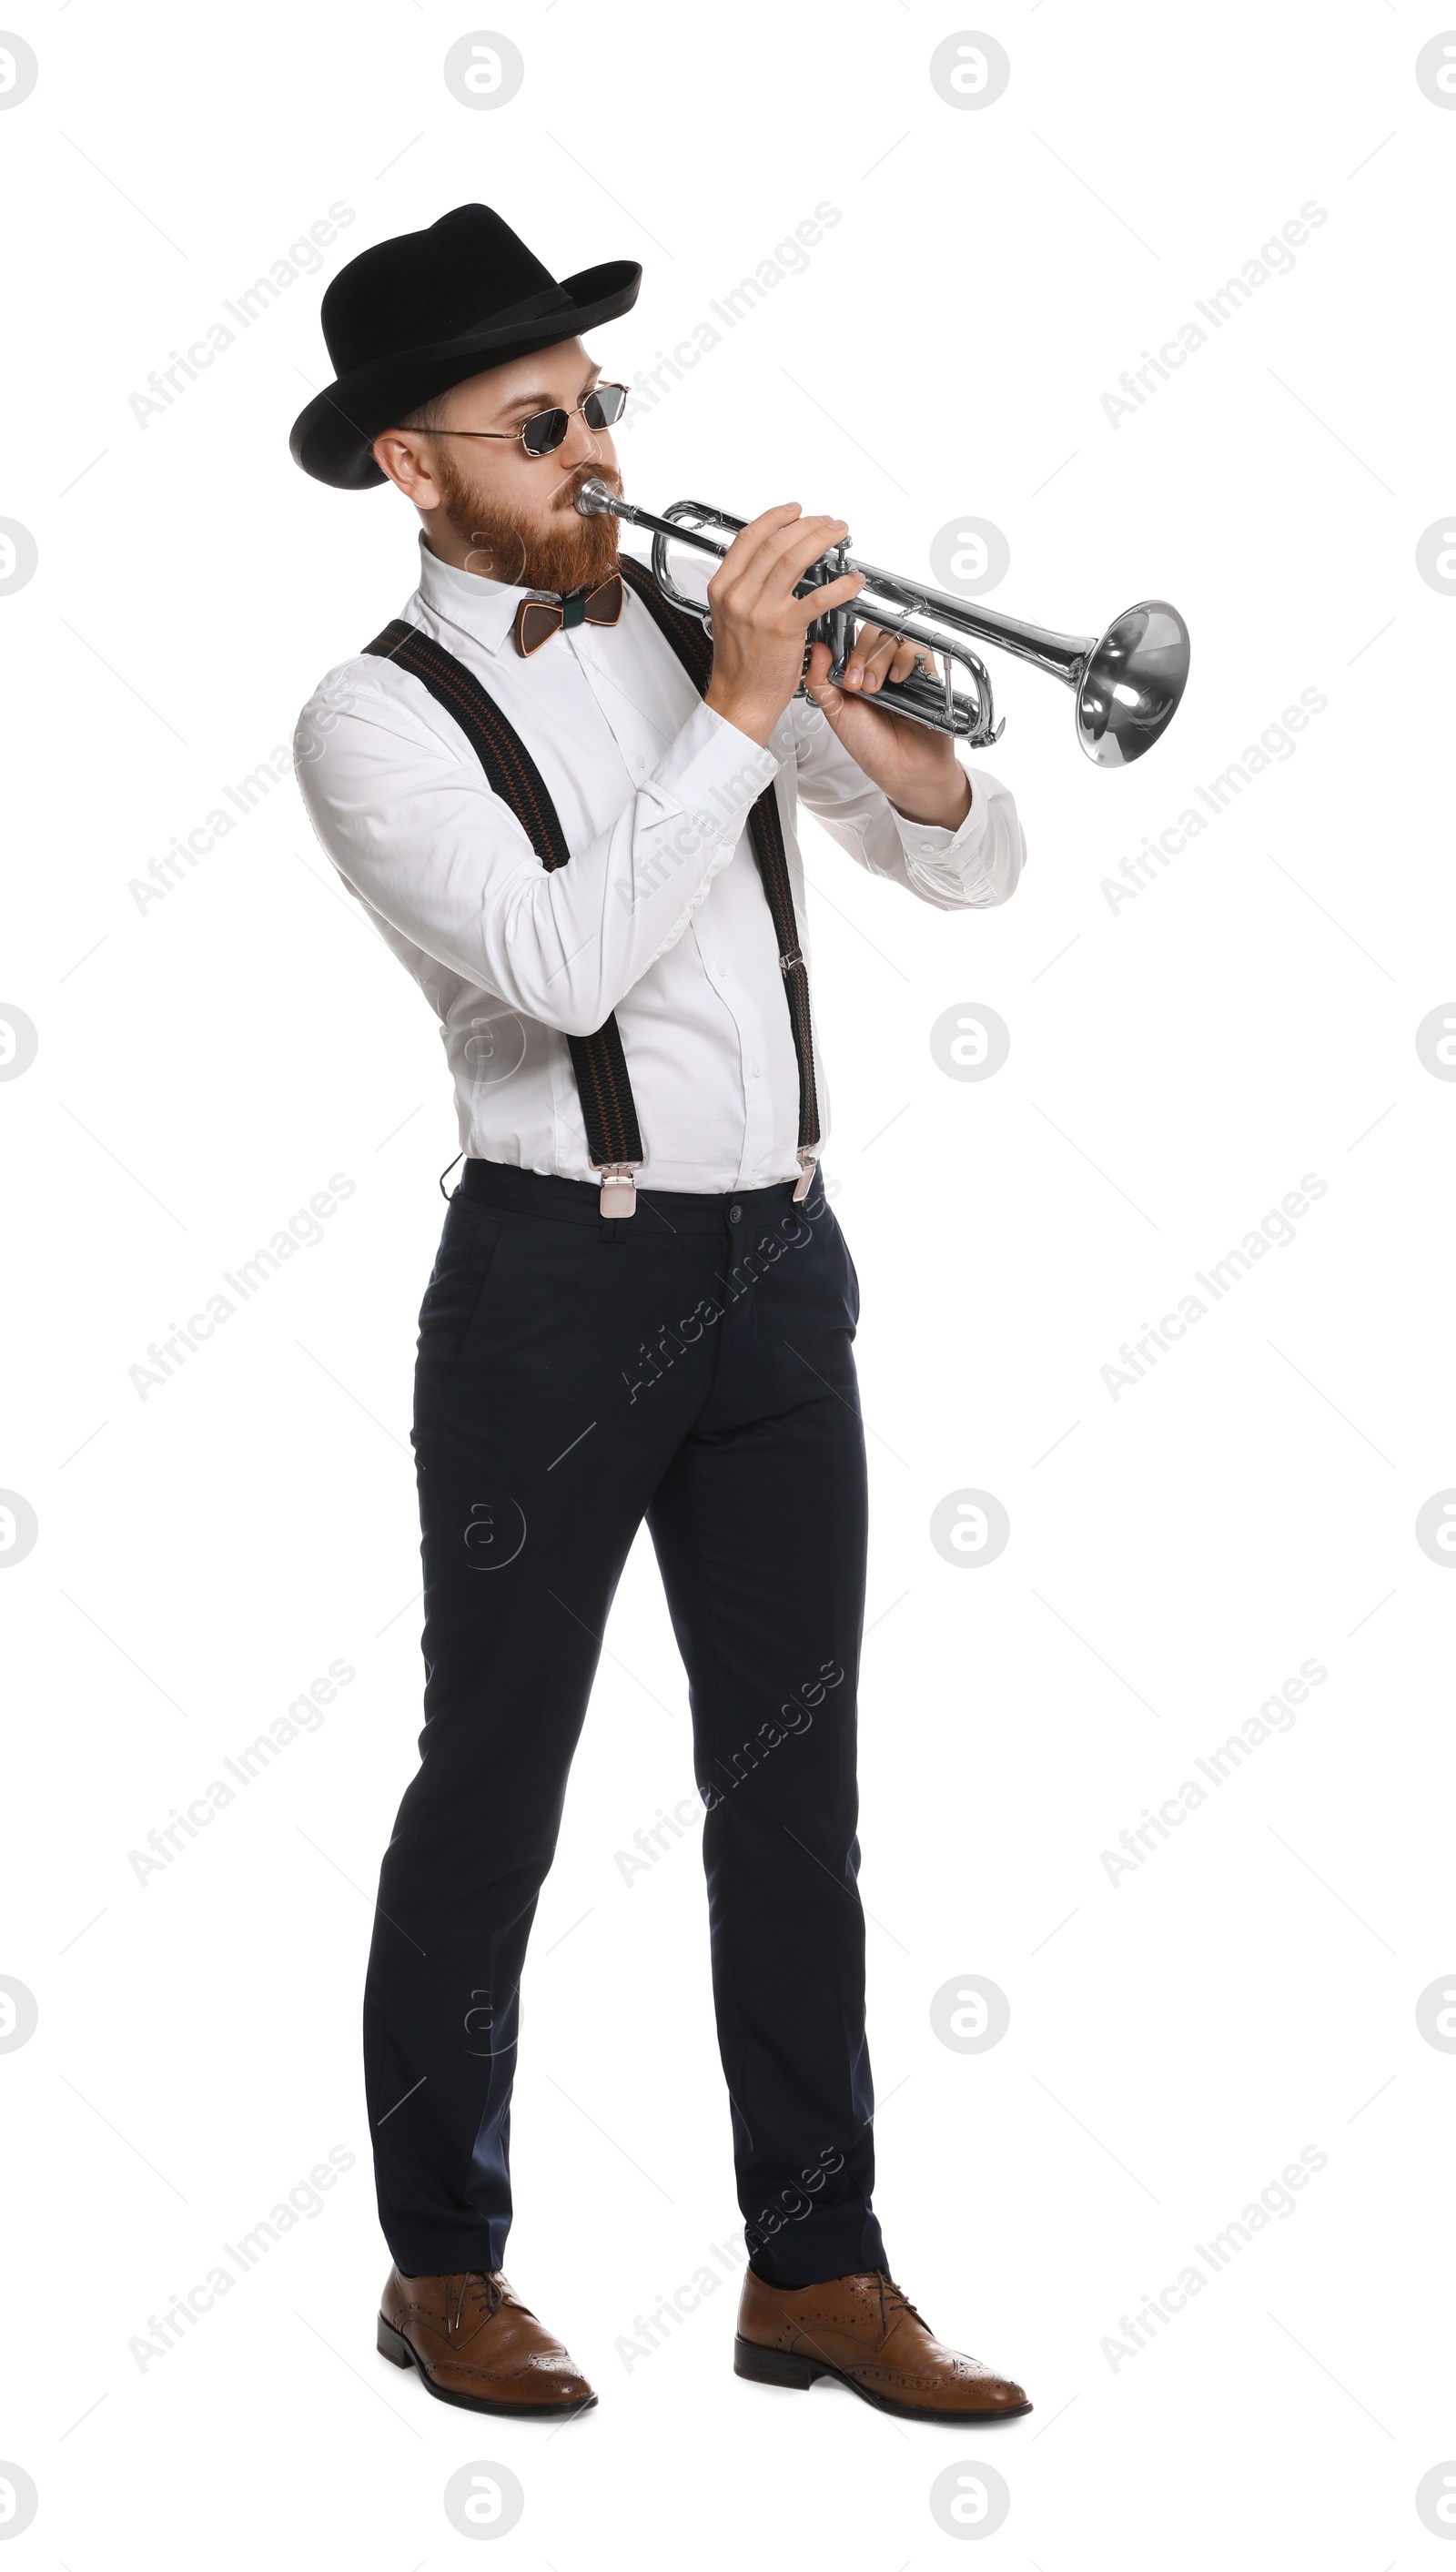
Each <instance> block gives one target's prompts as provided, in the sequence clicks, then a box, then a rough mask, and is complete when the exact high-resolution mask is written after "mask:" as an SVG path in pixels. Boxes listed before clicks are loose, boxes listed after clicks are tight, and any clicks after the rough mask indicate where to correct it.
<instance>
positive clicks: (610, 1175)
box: [601, 1161, 642, 1215]
mask: <svg viewBox="0 0 1456 2572" xmlns="http://www.w3.org/2000/svg"><path fill="white" fill-rule="evenodd" d="M641 1167H642V1164H641V1162H640V1161H608V1162H607V1163H606V1165H605V1167H604V1168H603V1170H602V1174H601V1210H602V1213H603V1214H604V1215H624V1214H635V1213H636V1211H637V1182H636V1180H635V1179H634V1178H633V1176H632V1173H633V1171H634V1170H640V1168H641Z"/></svg>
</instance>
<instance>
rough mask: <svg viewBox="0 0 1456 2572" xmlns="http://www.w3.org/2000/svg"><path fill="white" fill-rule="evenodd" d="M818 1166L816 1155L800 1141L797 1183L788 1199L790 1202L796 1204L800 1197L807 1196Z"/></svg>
mask: <svg viewBox="0 0 1456 2572" xmlns="http://www.w3.org/2000/svg"><path fill="white" fill-rule="evenodd" d="M818 1167H819V1160H818V1155H817V1154H816V1153H814V1152H811V1151H810V1150H809V1148H808V1146H807V1144H803V1143H801V1144H800V1146H799V1184H798V1186H797V1187H796V1188H795V1190H794V1194H793V1197H792V1199H791V1201H790V1202H791V1203H792V1204H794V1205H797V1204H798V1203H799V1200H800V1198H801V1197H807V1195H808V1194H809V1191H810V1189H811V1188H812V1187H813V1185H814V1173H815V1171H816V1170H817V1169H818Z"/></svg>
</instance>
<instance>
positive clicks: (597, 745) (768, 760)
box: [294, 536, 1026, 1191]
mask: <svg viewBox="0 0 1456 2572" xmlns="http://www.w3.org/2000/svg"><path fill="white" fill-rule="evenodd" d="M705 568H706V567H705ZM532 594H534V595H540V593H539V592H536V593H531V592H528V591H526V590H523V589H519V588H511V587H507V586H506V585H504V584H503V583H502V582H499V581H493V580H486V579H482V578H481V577H480V576H479V574H477V573H475V572H466V571H458V570H456V569H455V568H454V566H453V565H451V564H449V563H444V562H441V561H440V560H439V559H438V558H437V557H436V556H435V555H434V554H432V553H431V552H430V550H429V548H428V546H427V545H426V544H425V542H424V540H423V537H422V536H421V539H420V578H419V587H418V589H417V590H416V591H415V593H414V595H413V597H412V598H411V599H410V600H409V601H408V602H407V604H406V605H405V607H404V608H403V609H402V611H401V613H402V615H403V617H404V619H405V620H406V621H407V622H408V623H409V624H411V625H417V626H418V627H419V628H420V629H421V631H422V632H424V633H425V634H428V635H430V636H432V637H433V638H434V639H435V640H436V641H437V642H439V643H442V644H443V645H444V647H445V649H446V650H447V651H448V652H451V653H453V654H454V656H455V658H456V659H457V660H459V661H461V662H463V663H464V665H465V667H466V669H468V670H469V671H470V672H471V673H472V674H473V675H474V677H475V678H477V679H478V680H479V682H480V684H481V686H482V687H483V688H485V690H486V691H487V693H488V694H489V695H490V696H491V697H492V698H493V699H494V701H495V703H496V705H497V706H498V707H499V709H500V712H501V713H502V714H503V715H504V716H505V717H506V718H507V719H508V721H509V722H510V723H511V724H512V725H513V726H514V728H515V730H516V732H517V733H518V734H519V736H520V738H521V740H522V741H523V742H524V744H525V747H526V749H527V750H528V751H529V752H530V755H531V757H532V759H533V760H534V761H535V763H536V766H537V768H538V769H539V770H540V773H541V776H542V778H543V780H544V782H545V786H546V790H547V792H548V794H549V795H550V797H551V799H552V801H553V803H554V804H555V807H556V812H557V814H558V816H559V819H560V824H561V828H562V831H563V832H564V834H565V837H566V842H567V845H568V847H569V848H570V851H571V862H570V864H569V866H564V867H560V868H558V869H556V870H555V872H554V873H548V872H547V871H546V869H545V868H544V867H543V866H542V865H541V862H540V860H539V858H538V857H537V856H536V855H535V852H534V850H533V849H532V848H531V845H530V843H529V841H528V840H527V838H526V835H525V833H524V831H523V830H522V829H521V827H520V825H519V823H518V822H517V821H516V819H515V816H514V814H513V813H512V812H511V810H510V808H509V806H508V805H506V804H504V803H503V802H502V801H501V800H500V799H499V798H498V797H497V796H496V795H494V794H493V793H492V791H491V789H490V787H489V785H488V784H487V782H486V778H485V772H484V770H483V769H482V767H481V766H480V762H479V760H478V758H477V757H476V754H475V752H474V751H473V750H472V749H471V747H470V744H469V742H468V741H467V739H466V737H465V735H464V733H463V732H462V731H461V729H460V727H459V725H458V724H457V723H456V722H455V720H454V718H453V716H452V715H448V714H446V713H445V711H444V709H443V708H442V707H441V706H439V705H437V704H436V703H435V701H434V699H433V697H431V696H430V695H429V693H428V692H427V690H426V689H425V688H424V686H423V684H422V683H421V682H420V681H419V680H418V679H416V678H413V677H411V676H410V675H409V673H408V672H407V671H404V670H401V669H400V668H399V667H398V666H397V665H396V664H395V663H394V662H392V661H388V660H383V659H374V658H371V657H370V656H368V655H367V654H360V655H357V656H356V657H355V658H353V659H351V660H348V661H344V662H341V663H340V664H339V666H338V668H337V669H335V670H332V671H331V672H330V674H329V676H328V677H327V678H326V679H325V680H324V681H323V682H322V683H321V685H320V686H319V688H317V689H316V691H315V693H314V695H313V696H312V697H311V698H310V700H309V703H308V705H307V706H306V707H305V708H304V711H303V714H302V715H301V717H300V719H299V728H298V732H297V735H296V737H295V743H294V754H295V761H296V766H297V771H298V778H299V784H300V786H301V788H302V791H303V795H304V800H305V803H306V804H307V806H308V808H309V813H310V816H311V818H312V820H313V824H314V828H315V830H316V831H317V833H318V835H319V838H320V840H321V841H322V843H323V845H324V847H325V849H326V850H327V852H328V854H329V856H330V857H331V858H332V860H333V862H334V864H335V866H336V867H337V868H338V870H339V873H340V874H341V876H342V877H343V878H344V881H345V883H346V885H348V887H349V889H350V891H351V892H352V893H353V894H355V895H356V896H357V897H358V899H359V901H360V902H361V903H363V905H364V909H365V910H366V911H367V913H368V915H369V917H370V919H371V920H372V921H373V923H374V925H375V927H376V928H377V929H378V931H379V933H380V935H381V936H382V937H383V939H384V940H385V941H386V943H387V944H388V946H389V947H391V948H392V950H393V952H394V954H395V955H396V956H397V957H398V958H399V960H400V962H401V964H405V965H407V967H408V969H409V971H410V972H411V973H412V974H413V975H414V978H415V980H416V981H417V982H418V984H419V986H420V988H421V990H422V991H423V992H424V995H425V998H426V999H427V1000H428V1002H429V1005H430V1007H431V1008H432V1009H433V1010H434V1012H435V1014H436V1016H437V1017H438V1019H439V1021H440V1033H441V1036H442V1039H443V1042H444V1048H445V1055H446V1059H447V1061H448V1063H449V1066H450V1071H451V1074H452V1076H453V1079H454V1083H455V1095H456V1101H457V1105H458V1110H459V1131H460V1142H461V1146H462V1148H463V1150H464V1151H465V1152H466V1153H469V1154H475V1155H479V1156H480V1157H481V1158H483V1159H485V1160H491V1161H506V1162H513V1163H515V1164H517V1165H518V1166H520V1167H521V1168H523V1169H527V1170H539V1171H545V1172H554V1173H557V1174H559V1175H560V1176H562V1177H565V1178H571V1179H588V1180H589V1179H590V1178H591V1177H592V1175H593V1174H592V1168H591V1163H590V1160H589V1158H588V1154H587V1143H586V1132H585V1127H584V1125H583V1122H582V1116H581V1108H580V1104H579V1101H578V1098H577V1093H576V1082H575V1078H574V1075H573V1072H572V1068H571V1057H570V1053H569V1051H568V1048H567V1043H566V1037H567V1035H568V1034H573V1035H574V1034H583V1035H584V1034H589V1033H590V1032H591V1031H592V1029H594V1028H596V1027H599V1026H600V1025H601V1023H602V1021H603V1019H604V1018H605V1017H606V1016H607V1015H608V1013H609V1012H610V1011H612V1010H615V1011H616V1016H617V1024H618V1027H619V1028H620V1030H621V1037H622V1045H623V1049H624V1051H625V1054H626V1060H627V1068H628V1072H629V1075H630V1078H631V1083H632V1093H633V1096H634V1098H635V1101H636V1106H637V1115H638V1121H639V1123H640V1126H641V1131H642V1143H643V1149H644V1151H645V1154H646V1159H645V1161H644V1164H643V1166H642V1168H641V1169H640V1171H639V1172H638V1183H639V1185H641V1186H643V1187H653V1188H686V1189H697V1190H713V1191H718V1190H722V1191H728V1190H731V1189H734V1188H750V1187H765V1186H768V1185H769V1184H770V1183H771V1182H773V1181H775V1180H780V1179H791V1178H795V1177H797V1175H798V1169H799V1164H798V1158H797V1144H798V1134H799V1069H798V1060H797V1057H796V1055H795V1051H794V1040H793V1033H792V1029H791V1026H790V1022H789V1010H788V1004H787V1000H786V998H785V993H784V983H783V976H782V974H781V972H780V970H779V962H778V942H777V940H776V938H775V936H774V929H773V920H772V916H771V914H770V911H769V907H768V902H767V899H766V897H765V894H764V890H763V885H762V881H761V879H760V876H759V873H758V868H757V866H756V864H755V862H754V856H753V849H752V845H751V843H750V841H749V837H748V833H747V830H746V827H745V825H746V822H747V817H748V811H749V807H750V805H751V804H752V803H753V801H754V799H755V797H756V796H758V795H759V794H761V793H762V791H763V789H764V787H765V786H766V785H767V784H768V783H769V781H770V780H771V779H776V780H777V793H778V802H779V811H780V814H781V815H782V819H783V826H784V841H785V846H786V849H787V853H788V863H789V875H790V880H791V883H792V886H793V893H794V910H795V914H796V917H797V919H798V923H799V936H800V946H801V949H802V952H803V954H804V957H805V959H806V961H807V962H808V964H809V969H810V990H811V995H812V991H813V959H812V955H811V952H810V943H809V919H808V912H807V906H806V902H805V888H804V871H803V864H802V860H801V858H800V855H799V847H798V841H797V838H796V835H795V815H796V808H797V798H798V797H799V796H801V795H802V797H803V799H804V802H805V803H806V804H807V805H808V807H809V809H810V811H811V812H812V813H813V814H814V815H815V816H816V818H817V819H818V820H819V821H820V822H821V823H822V824H823V826H824V828H825V830H826V831H827V832H828V833H829V836H830V838H831V839H833V840H834V841H836V842H837V843H838V845H839V846H840V847H841V848H842V849H844V850H845V851H846V852H847V854H848V855H849V856H850V857H851V858H853V859H854V860H855V862H856V864H857V865H859V866H861V867H863V868H864V869H865V871H866V873H867V874H869V875H872V876H879V877H883V878H884V879H885V880H886V881H887V882H888V883H890V884H894V885H898V886H899V887H900V888H901V890H902V891H904V892H908V893H912V894H914V895H916V896H917V898H918V899H919V900H920V901H922V902H928V903H931V904H933V905H934V906H935V907H936V908H937V909H938V910H941V911H962V910H967V909H985V908H986V907H987V906H989V905H991V904H993V903H999V902H1005V901H1006V900H1007V898H1008V896H1009V895H1010V894H1011V893H1013V892H1014V891H1015V889H1016V885H1017V880H1018V878H1019V876H1020V874H1021V870H1022V867H1023V865H1024V863H1025V858H1026V849H1025V844H1024V842H1023V838H1022V832H1021V826H1020V824H1019V822H1018V820H1017V813H1016V807H1015V804H1014V803H1013V800H1012V798H1011V796H1010V795H1009V794H1008V793H1007V792H1006V790H1005V788H1004V787H1002V786H1000V785H999V784H998V783H997V781H996V779H995V778H994V777H990V776H988V775H987V774H986V773H985V771H984V770H980V769H974V768H973V769H970V770H969V771H968V774H969V776H970V779H971V787H972V796H971V810H970V812H969V814H968V815H967V818H966V820H965V821H964V822H963V824H962V825H961V828H960V829H959V830H958V831H955V832H951V831H946V830H936V829H933V828H931V827H929V826H926V825H923V824H920V823H916V822H908V821H905V820H903V819H902V818H901V817H900V816H899V815H898V814H897V813H896V812H895V811H894V809H893V807H892V806H891V805H890V803H889V802H888V801H887V799H886V797H885V796H884V795H882V794H881V792H880V790H879V788H878V787H876V786H873V785H872V784H871V783H870V780H869V779H868V778H867V777H866V776H865V774H864V772H863V770H862V769H860V768H859V767H857V766H856V764H855V762H854V761H853V760H852V759H851V758H850V756H849V754H848V752H847V751H846V750H844V749H843V748H842V747H841V745H840V743H839V742H838V741H837V740H836V738H835V736H834V734H833V733H832V732H831V730H830V728H829V725H828V724H827V723H826V722H825V720H824V718H823V716H822V715H820V714H819V713H818V711H817V709H815V708H814V707H812V706H810V705H809V704H808V702H807V701H806V700H804V699H795V700H794V701H793V702H791V704H790V705H789V706H788V708H787V709H786V711H785V713H784V715H783V716H782V717H781V719H780V721H779V723H778V725H777V727H776V729H775V731H774V734H773V736H772V740H771V742H770V744H769V747H768V748H767V749H762V748H760V746H759V744H758V743H757V742H755V741H751V740H750V739H749V738H748V736H747V734H745V733H741V732H739V731H738V730H737V728H736V726H734V725H733V724H730V723H728V722H726V721H725V720H724V718H723V717H722V716H721V715H719V714H716V713H714V712H713V711H711V710H710V708H709V707H707V706H706V705H705V704H704V703H703V701H702V699H701V698H700V697H699V695H698V692H697V690H696V688H695V687H694V686H693V683H692V681H691V680H690V679H689V678H688V676H687V673H686V672H685V670H684V669H683V667H682V665H681V663H680V662H679V661H678V659H677V656H676V654H675V653H674V652H673V650H672V647H671V645H670V644H669V643H668V642H667V641H666V640H665V639H664V637H663V636H662V635H661V634H660V633H659V632H658V630H657V627H656V625H655V624H654V623H653V621H652V618H651V617H650V616H649V614H648V612H647V610H646V608H645V607H644V606H643V605H642V602H641V601H640V599H636V598H633V597H632V595H631V594H630V592H628V594H627V596H626V597H625V599H624V602H623V607H622V614H621V620H620V622H619V623H618V624H617V625H615V626H593V625H578V626H575V627H573V628H571V629H570V630H569V631H566V630H563V631H561V632H558V633H556V634H554V635H552V636H551V638H550V639H549V641H548V642H546V643H544V644H542V645H541V647H540V648H539V650H537V651H536V652H533V653H532V654H531V655H530V657H529V659H525V660H523V659H522V658H521V657H520V656H519V655H518V653H517V652H516V649H515V644H514V641H513V639H512V631H511V629H512V624H513V621H514V617H515V611H516V607H517V605H518V603H519V601H520V600H521V599H522V598H523V597H526V596H529V595H532ZM381 621H382V620H381ZM814 1051H815V1069H816V1077H817V1088H818V1097H819V1117H820V1124H821V1128H822V1138H823V1140H827V1138H828V1134H829V1083H828V1079H827V1076H826V1071H825V1065H824V1057H823V1053H822V1050H821V1048H820V1044H819V1037H818V1030H817V1025H816V1031H815V1046H814ZM821 1148H822V1142H821Z"/></svg>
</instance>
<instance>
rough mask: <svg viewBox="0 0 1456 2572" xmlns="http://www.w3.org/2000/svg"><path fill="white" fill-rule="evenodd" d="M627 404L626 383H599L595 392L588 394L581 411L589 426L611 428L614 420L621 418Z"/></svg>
mask: <svg viewBox="0 0 1456 2572" xmlns="http://www.w3.org/2000/svg"><path fill="white" fill-rule="evenodd" d="M626 406H627V387H626V385H625V384H598V385H597V387H596V390H595V392H591V393H588V394H587V396H586V399H585V401H584V402H583V403H582V405H581V413H582V417H583V418H584V420H585V421H586V425H587V427H588V428H610V427H611V425H612V423H613V421H614V420H619V419H620V418H621V416H622V413H623V411H624V410H625V409H626Z"/></svg>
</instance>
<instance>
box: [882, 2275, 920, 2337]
mask: <svg viewBox="0 0 1456 2572" xmlns="http://www.w3.org/2000/svg"><path fill="white" fill-rule="evenodd" d="M874 2273H875V2276H876V2277H877V2279H878V2280H879V2286H880V2323H881V2327H882V2329H884V2330H886V2331H888V2330H889V2328H890V2316H891V2314H892V2313H894V2314H896V2315H897V2316H898V2315H899V2314H901V2313H909V2314H910V2316H911V2319H912V2320H913V2321H917V2322H920V2323H921V2324H923V2326H924V2327H925V2329H927V2330H929V2328H930V2324H929V2322H927V2321H926V2318H925V2315H924V2313H923V2312H922V2311H921V2310H920V2307H919V2306H918V2305H917V2304H913V2303H912V2302H911V2300H910V2297H909V2296H908V2295H907V2293H906V2291H905V2288H904V2287H903V2286H897V2285H896V2283H895V2280H894V2278H893V2277H892V2276H891V2274H890V2271H889V2269H888V2268H877V2269H876V2270H875V2272H874Z"/></svg>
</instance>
